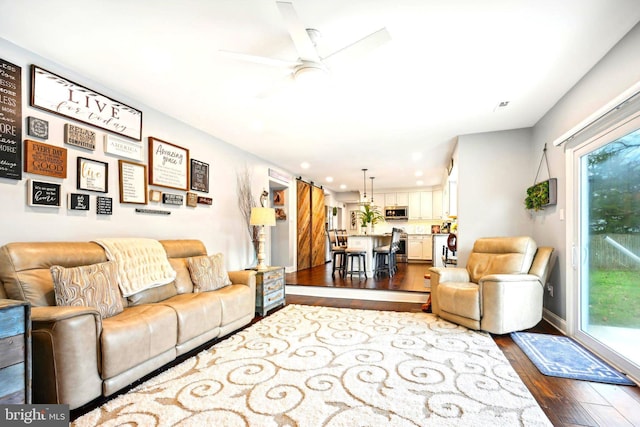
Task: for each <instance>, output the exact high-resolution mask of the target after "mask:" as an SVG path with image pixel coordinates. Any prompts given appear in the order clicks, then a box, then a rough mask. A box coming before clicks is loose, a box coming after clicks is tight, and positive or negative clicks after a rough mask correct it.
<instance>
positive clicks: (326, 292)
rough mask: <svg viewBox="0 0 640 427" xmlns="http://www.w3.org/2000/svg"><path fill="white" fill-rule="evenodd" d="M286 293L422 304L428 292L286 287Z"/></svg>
mask: <svg viewBox="0 0 640 427" xmlns="http://www.w3.org/2000/svg"><path fill="white" fill-rule="evenodd" d="M286 293H287V294H291V295H303V296H312V297H322V298H348V299H364V300H369V301H390V302H415V303H420V304H422V303H424V302H426V301H427V298H428V297H429V293H428V292H398V291H385V290H380V289H354V288H333V287H327V286H301V285H286Z"/></svg>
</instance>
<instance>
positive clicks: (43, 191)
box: [27, 179, 62, 208]
mask: <svg viewBox="0 0 640 427" xmlns="http://www.w3.org/2000/svg"><path fill="white" fill-rule="evenodd" d="M27 185H28V196H27V201H28V203H29V206H45V207H49V208H59V207H60V204H61V201H60V198H61V196H62V192H61V187H62V185H60V184H58V183H56V182H48V181H37V180H35V179H30V180H29V181H28V182H27Z"/></svg>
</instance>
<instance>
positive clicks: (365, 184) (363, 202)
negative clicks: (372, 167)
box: [361, 169, 368, 205]
mask: <svg viewBox="0 0 640 427" xmlns="http://www.w3.org/2000/svg"><path fill="white" fill-rule="evenodd" d="M367 170H368V169H362V175H363V178H362V188H363V190H364V195H363V196H362V202H361V204H363V205H364V204H366V203H367Z"/></svg>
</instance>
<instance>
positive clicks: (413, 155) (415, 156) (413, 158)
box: [411, 151, 422, 162]
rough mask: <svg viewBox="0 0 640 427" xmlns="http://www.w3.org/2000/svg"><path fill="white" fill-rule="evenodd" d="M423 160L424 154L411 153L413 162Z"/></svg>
mask: <svg viewBox="0 0 640 427" xmlns="http://www.w3.org/2000/svg"><path fill="white" fill-rule="evenodd" d="M421 159H422V153H420V152H418V151H416V152H415V153H411V160H413V161H414V162H417V161H418V160H421Z"/></svg>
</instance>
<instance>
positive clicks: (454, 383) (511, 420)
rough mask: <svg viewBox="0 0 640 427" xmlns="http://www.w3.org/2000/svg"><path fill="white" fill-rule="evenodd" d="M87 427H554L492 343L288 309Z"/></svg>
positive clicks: (398, 318) (432, 320)
mask: <svg viewBox="0 0 640 427" xmlns="http://www.w3.org/2000/svg"><path fill="white" fill-rule="evenodd" d="M72 425H74V426H76V427H86V426H92V427H93V426H105V427H106V426H120V425H137V426H153V427H155V426H226V427H228V426H247V427H248V426H261V427H262V426H314V427H315V426H327V427H333V426H382V425H385V426H453V425H456V426H457V425H464V426H519V425H522V426H550V425H551V423H550V422H549V420H548V419H547V417H546V416H545V414H544V412H543V411H542V409H541V408H540V407H539V406H538V405H537V403H536V401H535V400H534V398H533V397H532V395H531V394H530V392H529V391H528V390H527V388H526V387H525V385H524V384H523V383H522V381H521V380H520V378H519V377H518V375H517V374H516V372H515V371H514V370H513V368H512V367H511V365H509V362H508V361H507V359H506V358H505V356H504V355H503V353H502V352H501V351H500V349H499V348H498V347H497V345H496V344H495V342H494V341H493V339H492V338H491V337H490V336H489V335H488V334H485V333H481V332H477V331H471V330H468V329H466V328H464V327H462V326H457V325H454V324H452V323H449V322H447V321H444V320H442V319H439V318H437V317H436V316H434V315H432V314H427V313H405V312H391V311H371V310H355V309H343V308H331V307H309V306H302V305H287V306H286V307H284V308H283V309H282V310H280V311H278V312H276V313H274V314H272V315H270V316H268V317H266V318H265V319H263V320H261V321H260V322H258V323H256V324H255V325H253V326H251V327H249V328H247V329H245V330H243V331H240V332H238V333H236V334H235V335H233V336H231V337H230V338H228V339H226V340H224V341H221V342H219V343H217V344H216V345H214V346H213V347H211V348H210V349H208V350H206V351H203V352H201V353H199V354H198V355H196V356H194V357H192V358H190V359H188V360H186V361H185V362H183V363H181V364H180V365H177V366H175V367H174V368H171V369H170V370H168V371H166V372H164V373H162V374H160V375H158V376H156V377H154V378H152V379H151V380H149V381H147V382H146V383H144V384H141V385H140V386H138V387H136V388H135V389H133V390H132V391H130V392H129V393H126V394H124V395H122V396H119V397H117V398H115V399H113V400H111V401H109V402H107V403H106V404H104V405H103V406H102V407H100V408H97V409H95V410H93V411H91V412H89V413H87V414H86V415H84V416H82V417H80V418H78V419H77V420H75V422H74V423H73V424H72Z"/></svg>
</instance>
